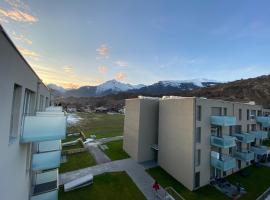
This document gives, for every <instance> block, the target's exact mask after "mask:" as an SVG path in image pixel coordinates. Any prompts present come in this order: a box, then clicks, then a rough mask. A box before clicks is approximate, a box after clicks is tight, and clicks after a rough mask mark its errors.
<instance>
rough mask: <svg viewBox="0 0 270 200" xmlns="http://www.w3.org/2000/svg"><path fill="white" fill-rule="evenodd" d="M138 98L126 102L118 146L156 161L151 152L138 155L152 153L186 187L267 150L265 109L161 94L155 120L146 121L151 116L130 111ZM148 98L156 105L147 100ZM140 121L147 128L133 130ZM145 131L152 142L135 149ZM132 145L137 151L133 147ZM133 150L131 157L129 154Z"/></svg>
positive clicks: (268, 124) (202, 182)
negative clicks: (150, 155)
mask: <svg viewBox="0 0 270 200" xmlns="http://www.w3.org/2000/svg"><path fill="white" fill-rule="evenodd" d="M144 101H145V99H143V98H138V99H129V100H126V116H125V128H124V149H125V150H126V151H127V153H128V154H129V155H130V156H131V157H132V158H133V159H135V160H137V161H138V162H143V161H147V160H153V159H156V158H155V157H154V156H152V157H147V159H138V158H141V157H142V155H144V152H145V151H146V152H147V151H152V152H153V154H152V155H155V154H156V155H157V161H158V164H159V165H160V166H161V167H162V168H163V169H164V170H165V171H167V172H168V173H169V174H170V175H172V176H173V177H174V178H175V179H176V180H178V181H179V182H181V183H182V184H183V185H184V186H185V187H187V188H188V189H189V190H196V189H198V188H200V187H202V186H204V185H207V184H209V183H210V181H211V180H213V179H215V178H220V177H224V176H227V175H230V174H232V173H234V172H236V171H238V170H240V169H243V168H245V167H246V166H249V165H250V164H251V162H255V161H261V160H265V159H266V158H267V156H268V154H270V152H269V150H268V148H267V147H265V146H262V141H263V140H265V139H267V138H268V131H269V127H270V116H269V110H266V109H263V108H262V106H259V105H255V104H251V103H249V104H246V103H237V102H228V101H222V100H213V99H205V98H196V97H163V98H161V99H159V100H158V101H159V106H158V108H156V110H155V112H154V113H158V122H157V123H152V120H153V117H152V118H144V120H140V119H138V116H137V115H135V114H134V113H136V114H137V113H138V112H139V111H141V109H139V108H140V106H141V104H143V103H144ZM135 102H136V103H135ZM148 102H149V104H151V103H152V104H153V105H154V104H156V100H151V98H150V99H148ZM150 102H151V103H150ZM138 110H139V111H138ZM148 111H151V110H147V109H143V111H141V112H142V113H141V115H144V113H145V112H148ZM154 113H152V114H153V115H154ZM148 115H150V114H148ZM139 116H140V115H139ZM134 117H135V118H136V120H134ZM141 121H144V123H145V124H147V123H148V121H150V123H149V125H148V126H151V128H149V127H148V126H142V127H143V128H144V129H145V130H144V132H141V129H134V127H141V125H140V122H141ZM131 123H133V125H132V126H133V127H131V126H130V125H129V124H131ZM154 126H157V127H158V128H157V129H154ZM149 130H157V131H156V132H155V133H153V132H151V131H149ZM150 135H151V138H153V139H152V141H158V142H157V143H152V144H150V141H149V142H148V143H147V145H145V146H143V147H141V146H140V145H139V143H138V141H144V138H149V137H150ZM134 138H136V139H134ZM125 140H127V141H129V140H130V141H129V142H126V141H125ZM131 141H133V143H132V145H129V144H130V143H131ZM134 147H136V148H138V147H139V148H142V149H139V150H136V151H135V150H134V149H135V148H134ZM134 151H135V152H137V155H136V154H135V155H136V156H134V153H133V154H132V153H130V152H134ZM154 152H155V153H154ZM149 158H150V159H149Z"/></svg>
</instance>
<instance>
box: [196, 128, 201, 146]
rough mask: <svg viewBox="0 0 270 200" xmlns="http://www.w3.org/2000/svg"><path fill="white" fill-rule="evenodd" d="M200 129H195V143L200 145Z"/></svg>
mask: <svg viewBox="0 0 270 200" xmlns="http://www.w3.org/2000/svg"><path fill="white" fill-rule="evenodd" d="M201 130H202V129H201V127H197V128H196V143H201Z"/></svg>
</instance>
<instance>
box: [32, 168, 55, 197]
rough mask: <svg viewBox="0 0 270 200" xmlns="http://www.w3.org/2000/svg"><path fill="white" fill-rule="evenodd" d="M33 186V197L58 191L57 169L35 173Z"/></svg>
mask: <svg viewBox="0 0 270 200" xmlns="http://www.w3.org/2000/svg"><path fill="white" fill-rule="evenodd" d="M34 178H35V179H34V180H35V181H34V184H33V195H38V194H42V193H46V192H50V191H53V190H58V169H54V170H50V171H45V172H42V173H36V174H35V177H34Z"/></svg>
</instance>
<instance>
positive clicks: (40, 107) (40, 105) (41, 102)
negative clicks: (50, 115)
mask: <svg viewBox="0 0 270 200" xmlns="http://www.w3.org/2000/svg"><path fill="white" fill-rule="evenodd" d="M43 103H44V96H43V95H40V97H39V111H43Z"/></svg>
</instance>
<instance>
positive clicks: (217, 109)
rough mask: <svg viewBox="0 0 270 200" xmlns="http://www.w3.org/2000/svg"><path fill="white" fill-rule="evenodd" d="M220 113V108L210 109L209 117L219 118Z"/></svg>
mask: <svg viewBox="0 0 270 200" xmlns="http://www.w3.org/2000/svg"><path fill="white" fill-rule="evenodd" d="M221 111H222V108H221V107H212V108H211V115H213V116H221V114H222V113H221Z"/></svg>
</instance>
